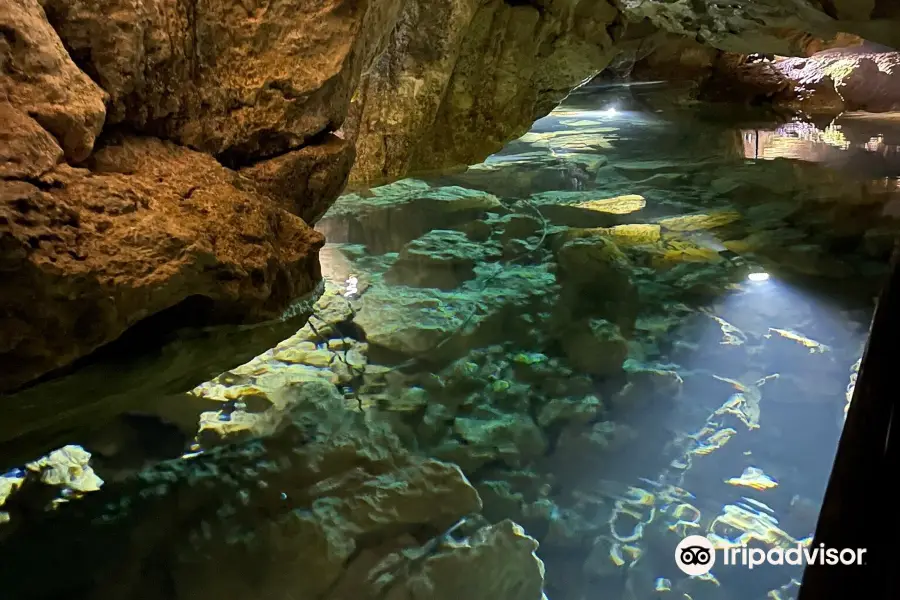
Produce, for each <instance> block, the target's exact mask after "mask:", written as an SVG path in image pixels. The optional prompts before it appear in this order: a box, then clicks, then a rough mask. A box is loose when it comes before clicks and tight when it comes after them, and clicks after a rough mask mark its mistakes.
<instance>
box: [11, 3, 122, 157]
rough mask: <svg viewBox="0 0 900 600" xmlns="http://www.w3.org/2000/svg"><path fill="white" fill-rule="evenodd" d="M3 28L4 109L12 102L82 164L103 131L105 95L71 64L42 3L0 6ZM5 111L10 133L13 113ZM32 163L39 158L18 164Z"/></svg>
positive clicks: (67, 155)
mask: <svg viewBox="0 0 900 600" xmlns="http://www.w3.org/2000/svg"><path fill="white" fill-rule="evenodd" d="M104 16H105V15H104ZM0 27H2V28H3V31H4V36H3V39H2V40H0V55H2V56H3V62H2V63H0V104H5V103H6V102H9V103H10V104H11V105H12V106H13V107H15V108H16V109H18V110H20V111H21V112H22V113H25V114H26V115H29V116H30V117H32V118H33V119H34V120H35V121H37V122H38V123H39V124H40V125H41V127H43V128H44V129H46V130H47V131H49V132H50V133H52V134H53V136H54V137H55V138H56V140H57V142H58V143H59V145H60V146H61V147H62V149H63V150H64V151H65V155H66V158H67V159H68V160H70V161H73V162H80V161H82V160H84V159H85V158H87V157H88V155H89V154H90V153H91V149H92V148H93V146H94V140H95V139H96V138H97V136H98V135H99V134H100V129H101V128H102V127H103V122H104V119H105V118H106V108H105V106H104V102H105V101H106V98H107V96H106V94H105V93H104V92H103V90H101V89H100V88H99V87H97V84H95V83H94V82H93V81H91V78H90V77H88V76H87V75H85V74H84V73H82V72H81V71H80V70H79V69H78V67H77V66H75V63H73V62H72V59H71V58H69V54H68V52H66V49H65V48H64V47H63V44H62V42H61V41H60V39H59V36H57V34H56V32H55V31H54V30H53V28H52V27H51V26H50V23H48V22H47V18H46V16H45V14H44V10H43V9H42V8H41V3H40V2H38V0H2V1H0ZM2 110H3V111H4V114H3V115H2V118H0V123H2V125H0V127H3V128H4V129H6V128H9V127H10V126H11V125H12V124H7V123H5V122H3V121H6V119H7V118H9V108H8V107H6V108H3V109H2ZM19 126H20V127H21V125H19ZM3 135H4V136H5V135H6V133H4V134H3ZM44 145H46V142H45V143H44ZM4 152H7V150H5V149H4ZM50 153H52V150H50ZM45 156H46V155H45ZM29 158H30V159H32V160H33V159H34V158H37V157H29V156H27V155H26V156H23V157H20V160H21V159H24V160H23V162H25V163H28V162H30V160H29ZM23 168H29V167H25V165H23ZM30 168H34V167H30Z"/></svg>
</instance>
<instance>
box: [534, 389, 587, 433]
mask: <svg viewBox="0 0 900 600" xmlns="http://www.w3.org/2000/svg"><path fill="white" fill-rule="evenodd" d="M602 409H603V404H602V403H601V402H600V399H599V398H597V397H596V396H585V397H583V398H554V399H552V400H550V401H549V402H547V404H545V405H544V406H543V407H542V408H541V412H540V413H539V414H538V420H537V421H538V425H540V426H541V427H544V428H547V427H553V426H555V425H558V424H564V423H586V422H588V421H591V420H593V419H594V418H595V417H597V415H598V414H599V413H600V411H601V410H602Z"/></svg>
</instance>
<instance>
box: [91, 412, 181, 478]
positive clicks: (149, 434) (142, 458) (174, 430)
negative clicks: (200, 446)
mask: <svg viewBox="0 0 900 600" xmlns="http://www.w3.org/2000/svg"><path fill="white" fill-rule="evenodd" d="M192 435H193V432H191V433H188V432H186V431H184V430H183V429H182V428H181V427H179V426H178V425H176V424H174V423H172V422H170V421H167V420H166V419H164V418H162V417H159V416H157V415H152V414H146V413H139V412H129V413H124V414H122V415H119V416H118V417H117V418H116V419H115V420H114V421H113V422H112V423H110V424H109V425H107V426H106V427H104V428H103V429H102V430H100V431H98V432H97V433H95V434H93V435H91V436H89V439H88V440H87V441H86V442H85V444H84V445H85V447H86V448H87V449H88V450H90V451H91V452H92V454H93V455H94V461H95V462H94V463H93V464H94V466H95V467H96V469H97V470H98V471H99V472H100V473H101V474H104V473H110V475H109V476H108V477H109V478H115V477H118V476H121V475H122V474H126V473H128V472H131V471H137V470H139V469H141V468H143V467H145V466H147V464H148V463H153V462H159V461H163V460H168V459H171V458H176V457H178V456H181V455H182V454H183V453H184V452H185V451H186V450H187V447H188V444H189V440H190V438H191V437H192Z"/></svg>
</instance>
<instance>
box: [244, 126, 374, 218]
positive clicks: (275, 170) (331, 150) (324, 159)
mask: <svg viewBox="0 0 900 600" xmlns="http://www.w3.org/2000/svg"><path fill="white" fill-rule="evenodd" d="M355 155H356V154H355V152H354V148H353V145H352V144H350V143H348V142H346V141H345V140H343V139H341V138H339V137H337V136H336V135H328V136H327V137H326V138H325V141H323V142H322V143H320V144H313V145H310V146H305V147H303V148H301V149H300V150H295V151H293V152H288V153H287V154H284V155H282V156H279V157H276V158H272V159H270V160H266V161H263V162H260V163H257V164H255V165H253V166H252V167H248V168H246V169H241V175H244V176H246V177H249V178H250V179H253V180H254V181H256V182H257V184H258V186H259V190H260V192H261V193H263V194H265V195H267V196H269V197H270V198H272V200H274V201H275V202H277V203H278V204H279V205H280V206H281V207H282V208H284V209H285V210H286V211H288V212H291V213H293V214H295V215H298V216H299V217H300V218H302V219H303V220H304V221H306V222H307V223H310V224H312V223H315V222H316V221H318V220H319V219H320V218H321V217H322V215H324V214H325V211H326V210H328V208H329V207H330V206H331V203H332V202H334V200H335V198H337V197H338V196H339V195H340V193H341V192H342V191H343V190H344V185H345V184H346V183H347V175H348V174H349V173H350V167H351V166H353V158H354V157H355Z"/></svg>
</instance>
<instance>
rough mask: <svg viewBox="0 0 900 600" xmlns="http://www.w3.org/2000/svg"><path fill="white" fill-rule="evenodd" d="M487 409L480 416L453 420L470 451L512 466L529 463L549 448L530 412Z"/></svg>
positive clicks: (487, 459) (456, 429)
mask: <svg viewBox="0 0 900 600" xmlns="http://www.w3.org/2000/svg"><path fill="white" fill-rule="evenodd" d="M484 412H485V413H486V414H483V415H480V416H478V417H457V418H456V419H455V420H454V422H453V428H454V430H455V432H456V433H457V434H458V435H459V436H460V437H461V438H462V439H463V440H465V442H466V444H467V446H466V450H467V451H471V452H475V453H479V452H480V451H482V452H480V453H481V454H482V456H483V457H484V459H485V462H488V461H489V460H490V459H497V460H501V461H503V462H505V463H506V464H508V465H510V466H512V467H516V466H521V465H523V464H526V463H527V462H528V461H530V460H532V459H534V458H537V457H540V456H542V455H543V454H544V453H545V452H546V451H547V442H546V440H545V439H544V435H543V433H541V430H540V429H539V428H538V426H537V425H536V424H535V423H534V421H533V420H532V419H531V417H529V416H528V415H523V414H510V413H500V412H498V411H490V412H488V411H484ZM483 451H486V452H483Z"/></svg>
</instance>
